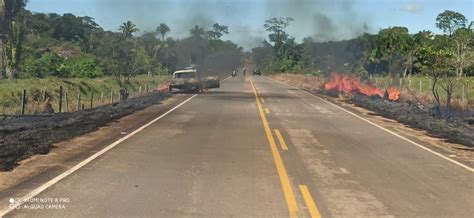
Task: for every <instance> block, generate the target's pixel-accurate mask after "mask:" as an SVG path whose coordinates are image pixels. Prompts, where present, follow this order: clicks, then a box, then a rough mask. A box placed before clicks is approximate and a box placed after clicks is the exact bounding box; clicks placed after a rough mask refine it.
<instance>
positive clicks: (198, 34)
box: [189, 25, 206, 39]
mask: <svg viewBox="0 0 474 218" xmlns="http://www.w3.org/2000/svg"><path fill="white" fill-rule="evenodd" d="M189 33H190V34H191V37H193V38H196V39H202V38H204V36H205V35H206V32H205V31H204V29H203V28H202V27H200V26H198V25H194V27H193V28H192V29H191V30H190V31H189Z"/></svg>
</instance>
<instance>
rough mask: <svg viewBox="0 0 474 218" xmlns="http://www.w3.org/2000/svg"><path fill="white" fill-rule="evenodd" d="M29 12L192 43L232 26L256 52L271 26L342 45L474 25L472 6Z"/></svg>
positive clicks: (48, 4)
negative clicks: (280, 22) (442, 20)
mask: <svg viewBox="0 0 474 218" xmlns="http://www.w3.org/2000/svg"><path fill="white" fill-rule="evenodd" d="M27 9H29V10H31V11H33V12H43V13H59V14H63V13H72V14H75V15H78V16H90V17H93V18H95V21H96V22H97V23H98V24H99V25H100V26H101V27H103V28H104V29H106V30H112V31H117V30H118V27H119V26H120V25H121V24H122V23H123V22H125V21H127V20H130V21H132V22H133V23H135V24H136V25H137V26H138V27H139V29H140V30H141V32H151V31H154V30H155V28H156V26H158V25H159V24H160V23H166V24H167V25H168V26H170V28H171V33H170V35H169V36H172V37H178V38H182V37H186V36H187V35H188V34H189V29H191V27H193V26H194V25H195V24H197V25H199V26H202V27H205V28H210V27H211V26H212V24H214V23H219V24H221V25H226V26H229V31H230V34H229V35H227V36H225V37H224V39H228V40H232V41H235V42H236V43H238V44H239V45H241V46H243V47H244V48H245V49H250V48H252V47H255V46H259V45H260V44H261V42H262V41H263V40H264V39H265V38H266V35H267V34H266V33H265V28H264V27H263V25H264V23H265V20H268V19H270V18H272V17H292V18H294V19H295V21H293V22H292V23H291V24H290V26H289V27H288V32H289V33H290V34H291V35H292V36H294V37H295V38H296V39H297V40H298V41H301V40H302V39H303V38H305V37H312V38H313V39H314V40H316V41H331V40H342V39H349V38H353V37H356V36H358V35H360V34H362V33H363V32H369V33H376V32H378V31H379V30H380V29H383V28H387V27H390V26H405V27H408V29H409V30H410V32H412V33H415V32H418V31H420V30H431V31H433V32H436V33H439V32H440V31H439V30H438V29H436V27H435V19H436V16H437V15H438V14H439V13H441V12H443V11H444V10H453V11H457V12H460V13H462V14H464V15H465V16H466V18H467V19H468V20H470V21H472V20H474V1H472V0H30V1H29V3H28V5H27Z"/></svg>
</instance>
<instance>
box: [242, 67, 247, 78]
mask: <svg viewBox="0 0 474 218" xmlns="http://www.w3.org/2000/svg"><path fill="white" fill-rule="evenodd" d="M243 72H244V77H245V73H247V68H245V67H244V69H243Z"/></svg>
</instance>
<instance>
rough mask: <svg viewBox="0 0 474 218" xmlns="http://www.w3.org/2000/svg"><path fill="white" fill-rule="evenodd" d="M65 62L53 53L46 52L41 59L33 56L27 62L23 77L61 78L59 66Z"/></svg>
mask: <svg viewBox="0 0 474 218" xmlns="http://www.w3.org/2000/svg"><path fill="white" fill-rule="evenodd" d="M63 61H64V60H63V58H61V57H59V56H58V55H57V54H56V53H53V52H46V53H44V54H43V55H41V57H39V58H37V57H34V56H31V57H29V58H28V59H26V60H25V64H24V66H23V77H26V78H30V77H39V78H43V77H46V76H60V75H61V74H60V71H59V66H60V65H61V64H62V63H63Z"/></svg>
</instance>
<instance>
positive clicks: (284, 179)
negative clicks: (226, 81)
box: [250, 81, 298, 217]
mask: <svg viewBox="0 0 474 218" xmlns="http://www.w3.org/2000/svg"><path fill="white" fill-rule="evenodd" d="M250 84H251V85H252V90H253V93H254V95H255V100H256V101H257V106H258V111H259V113H260V117H261V118H262V122H263V128H264V129H265V134H266V135H267V139H268V143H269V145H270V149H271V151H272V154H273V159H274V160H275V165H276V168H277V171H278V175H279V176H280V182H281V186H282V188H283V193H284V195H285V199H286V204H287V205H288V210H289V212H290V217H298V206H297V205H296V198H295V195H294V194H293V188H292V186H291V183H290V179H289V178H288V174H287V173H286V169H285V166H284V165H283V160H282V159H281V156H280V153H279V152H278V148H277V146H276V143H275V139H274V138H273V134H272V131H271V129H270V125H269V124H268V121H267V117H266V116H265V112H264V111H263V108H262V104H261V103H260V98H259V97H258V94H257V90H256V89H255V85H254V84H253V81H250Z"/></svg>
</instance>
